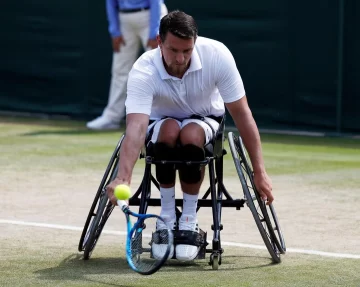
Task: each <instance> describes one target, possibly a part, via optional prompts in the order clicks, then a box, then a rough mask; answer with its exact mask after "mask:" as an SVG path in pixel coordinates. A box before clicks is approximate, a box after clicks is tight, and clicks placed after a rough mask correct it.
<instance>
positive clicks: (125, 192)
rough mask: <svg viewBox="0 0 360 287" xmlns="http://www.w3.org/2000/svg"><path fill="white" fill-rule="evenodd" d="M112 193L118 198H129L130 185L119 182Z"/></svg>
mask: <svg viewBox="0 0 360 287" xmlns="http://www.w3.org/2000/svg"><path fill="white" fill-rule="evenodd" d="M114 195H115V197H116V198H117V199H119V200H126V199H129V198H130V196H131V192H130V187H129V186H128V185H126V184H119V185H117V186H116V187H115V190H114Z"/></svg>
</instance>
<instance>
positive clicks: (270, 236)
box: [228, 132, 286, 263]
mask: <svg viewBox="0 0 360 287" xmlns="http://www.w3.org/2000/svg"><path fill="white" fill-rule="evenodd" d="M228 139H229V146H230V150H231V154H232V157H233V160H234V163H235V167H236V171H237V173H238V176H239V178H240V182H241V185H242V188H243V192H244V197H245V200H246V204H247V206H248V207H249V208H250V210H251V213H252V215H253V217H254V219H255V222H256V225H257V227H258V229H259V232H260V234H261V237H262V239H263V241H264V243H265V246H266V248H267V250H268V251H269V253H270V256H271V258H272V260H273V261H274V262H275V263H278V262H280V261H281V258H280V254H281V253H285V251H286V246H285V240H284V237H283V234H282V232H281V228H280V224H279V221H278V218H277V216H276V212H275V209H274V206H273V205H272V204H271V205H266V204H265V203H264V202H263V201H262V200H261V198H260V195H259V193H258V192H257V190H256V187H255V185H254V181H253V171H252V168H251V165H250V161H248V159H247V155H246V150H245V147H244V145H243V143H242V140H241V137H239V136H235V135H234V134H233V133H232V132H229V134H228Z"/></svg>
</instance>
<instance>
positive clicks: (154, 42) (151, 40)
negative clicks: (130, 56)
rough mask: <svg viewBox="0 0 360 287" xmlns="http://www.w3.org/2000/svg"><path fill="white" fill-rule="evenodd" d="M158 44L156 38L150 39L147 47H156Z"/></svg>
mask: <svg viewBox="0 0 360 287" xmlns="http://www.w3.org/2000/svg"><path fill="white" fill-rule="evenodd" d="M157 46H158V42H157V40H156V39H149V40H148V41H147V44H146V47H148V48H149V49H155V48H157Z"/></svg>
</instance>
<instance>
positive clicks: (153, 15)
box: [147, 0, 164, 49]
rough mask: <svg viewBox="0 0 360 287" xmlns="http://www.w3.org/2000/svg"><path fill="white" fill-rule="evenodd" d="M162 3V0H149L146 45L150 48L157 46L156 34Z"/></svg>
mask: <svg viewBox="0 0 360 287" xmlns="http://www.w3.org/2000/svg"><path fill="white" fill-rule="evenodd" d="M163 3H164V1H163V0H150V23H149V39H148V42H147V47H149V48H151V49H155V48H156V47H157V41H156V35H157V34H158V33H159V26H160V20H161V6H162V4H163Z"/></svg>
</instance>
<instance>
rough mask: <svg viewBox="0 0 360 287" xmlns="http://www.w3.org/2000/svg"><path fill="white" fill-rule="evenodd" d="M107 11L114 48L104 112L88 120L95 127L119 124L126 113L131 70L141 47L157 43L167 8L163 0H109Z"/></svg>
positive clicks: (87, 125)
mask: <svg viewBox="0 0 360 287" xmlns="http://www.w3.org/2000/svg"><path fill="white" fill-rule="evenodd" d="M106 12H107V18H108V22H109V33H110V36H111V38H112V48H113V60H112V70H111V84H110V91H109V98H108V103H107V106H106V107H105V109H104V111H103V113H102V115H101V116H99V117H97V118H96V119H94V120H92V121H90V122H88V123H87V124H86V127H87V128H88V129H92V130H113V129H119V128H120V121H121V119H122V118H124V117H125V100H126V83H127V79H128V73H129V72H130V70H131V67H132V65H133V64H134V62H135V61H136V59H137V57H138V56H139V53H140V51H141V48H143V49H144V50H149V49H154V48H156V47H157V45H158V44H157V41H156V35H157V34H158V31H159V24H160V20H161V18H162V17H163V16H165V15H166V14H167V8H166V6H165V4H164V1H163V0H106Z"/></svg>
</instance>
